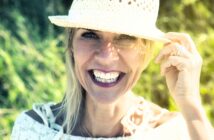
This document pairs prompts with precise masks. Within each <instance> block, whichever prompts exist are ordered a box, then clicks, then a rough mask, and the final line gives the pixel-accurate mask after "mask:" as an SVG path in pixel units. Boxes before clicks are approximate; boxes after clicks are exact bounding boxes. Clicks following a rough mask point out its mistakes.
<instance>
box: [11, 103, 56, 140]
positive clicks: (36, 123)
mask: <svg viewBox="0 0 214 140" xmlns="http://www.w3.org/2000/svg"><path fill="white" fill-rule="evenodd" d="M57 106H58V105H55V104H53V103H45V104H34V105H33V109H32V110H28V111H23V112H22V113H21V114H20V115H19V116H18V117H17V118H16V120H15V123H14V126H13V130H12V134H11V139H13V140H16V139H25V138H27V139H32V140H34V139H44V138H46V139H48V138H53V136H54V135H56V133H57V131H55V130H54V129H51V128H50V125H51V124H50V123H51V122H50V119H52V120H54V118H50V111H51V108H56V107H57ZM48 108H49V109H48ZM48 115H49V116H48ZM52 117H54V115H53V116H52ZM42 137H43V138H42Z"/></svg>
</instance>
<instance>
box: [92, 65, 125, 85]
mask: <svg viewBox="0 0 214 140" xmlns="http://www.w3.org/2000/svg"><path fill="white" fill-rule="evenodd" d="M88 73H89V75H90V77H91V79H92V81H93V82H94V83H95V84H96V85H98V86H101V87H106V88H107V87H112V86H115V85H117V84H118V83H119V81H120V80H121V79H122V78H123V77H124V75H125V73H123V72H118V71H109V72H105V71H101V70H97V69H93V70H89V71H88Z"/></svg>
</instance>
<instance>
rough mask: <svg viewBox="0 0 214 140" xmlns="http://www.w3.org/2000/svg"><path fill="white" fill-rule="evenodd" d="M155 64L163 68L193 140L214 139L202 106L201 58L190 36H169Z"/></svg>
mask: <svg viewBox="0 0 214 140" xmlns="http://www.w3.org/2000/svg"><path fill="white" fill-rule="evenodd" d="M166 38H167V39H169V40H170V42H169V43H166V44H164V48H163V49H162V50H161V51H160V53H159V55H158V57H157V58H156V62H157V63H160V65H161V74H162V75H164V76H165V78H166V82H167V86H168V89H169V91H170V94H171V95H172V97H173V99H174V100H175V102H176V104H177V105H178V107H179V108H180V110H181V113H182V115H183V116H184V119H185V120H186V123H187V126H188V130H189V134H190V137H191V139H192V140H213V139H214V132H213V128H212V126H211V123H210V122H209V120H208V119H207V117H206V113H205V111H204V109H203V107H202V104H201V98H200V92H199V84H200V73H201V66H202V58H201V56H200V55H199V53H198V51H197V49H196V46H195V44H194V42H193V41H192V39H191V37H190V36H189V35H187V34H184V33H174V32H171V33H167V34H166Z"/></svg>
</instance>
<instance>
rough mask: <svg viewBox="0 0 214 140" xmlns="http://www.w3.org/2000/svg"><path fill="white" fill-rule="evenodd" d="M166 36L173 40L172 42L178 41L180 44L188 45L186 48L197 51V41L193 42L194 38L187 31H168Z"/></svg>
mask: <svg viewBox="0 0 214 140" xmlns="http://www.w3.org/2000/svg"><path fill="white" fill-rule="evenodd" d="M165 36H166V38H168V39H169V40H171V41H172V42H177V43H179V44H180V45H182V46H184V47H186V49H187V50H188V51H190V52H197V49H196V46H195V43H194V42H193V40H192V38H191V37H190V36H189V35H188V34H186V33H176V32H169V33H166V35H165Z"/></svg>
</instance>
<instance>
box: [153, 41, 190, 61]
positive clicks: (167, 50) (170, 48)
mask: <svg viewBox="0 0 214 140" xmlns="http://www.w3.org/2000/svg"><path fill="white" fill-rule="evenodd" d="M176 55H177V56H180V57H184V58H190V57H191V54H190V52H189V51H188V50H187V49H186V48H185V47H184V46H181V45H180V44H178V43H169V44H166V45H165V47H164V48H163V49H162V50H161V51H160V53H159V55H158V56H157V58H156V60H155V62H156V63H160V62H161V61H163V60H165V59H167V58H168V57H169V56H176Z"/></svg>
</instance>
